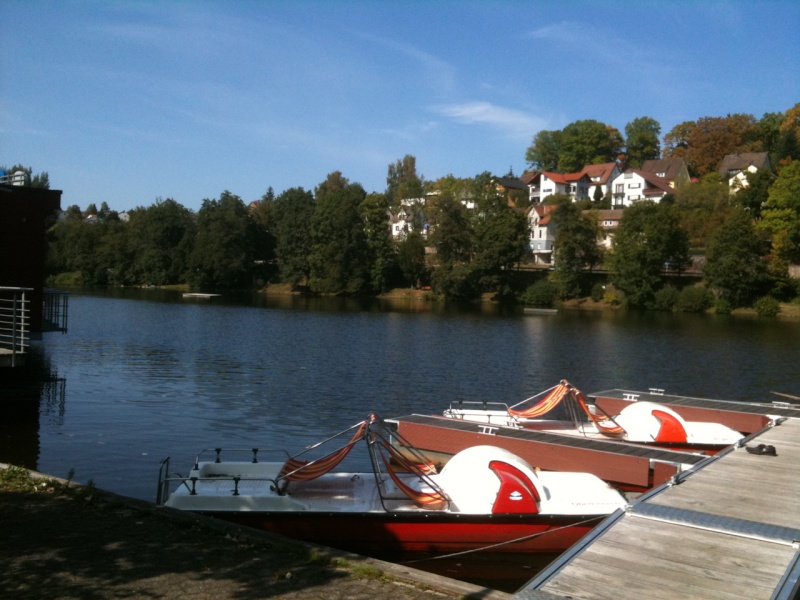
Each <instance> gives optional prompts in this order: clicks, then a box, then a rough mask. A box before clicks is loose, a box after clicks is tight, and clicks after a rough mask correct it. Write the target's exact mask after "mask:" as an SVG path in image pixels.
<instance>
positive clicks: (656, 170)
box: [640, 158, 691, 190]
mask: <svg viewBox="0 0 800 600" xmlns="http://www.w3.org/2000/svg"><path fill="white" fill-rule="evenodd" d="M640 170H641V171H644V172H645V173H652V174H653V175H655V176H656V177H661V178H662V179H666V180H667V181H668V182H669V184H670V186H671V187H672V188H673V189H675V190H679V189H681V188H682V187H683V186H685V185H686V184H688V183H691V178H690V177H689V168H688V167H687V166H686V161H684V160H683V159H682V158H656V159H653V160H646V161H644V164H643V165H642V168H641V169H640Z"/></svg>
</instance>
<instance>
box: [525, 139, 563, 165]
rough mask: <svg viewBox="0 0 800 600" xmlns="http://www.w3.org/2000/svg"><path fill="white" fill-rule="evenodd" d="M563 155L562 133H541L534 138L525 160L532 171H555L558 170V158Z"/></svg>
mask: <svg viewBox="0 0 800 600" xmlns="http://www.w3.org/2000/svg"><path fill="white" fill-rule="evenodd" d="M560 154H561V131H560V130H557V131H544V130H542V131H540V132H539V133H537V134H536V136H535V137H534V138H533V144H531V145H530V146H529V147H528V150H527V152H526V153H525V160H527V161H528V163H529V164H530V167H531V169H535V170H537V171H555V170H556V169H557V168H558V157H559V155H560Z"/></svg>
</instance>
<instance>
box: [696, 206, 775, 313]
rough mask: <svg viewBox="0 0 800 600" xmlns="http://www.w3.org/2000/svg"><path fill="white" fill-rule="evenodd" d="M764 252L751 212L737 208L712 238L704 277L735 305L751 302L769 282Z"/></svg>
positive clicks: (762, 291) (762, 292)
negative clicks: (763, 256) (763, 257)
mask: <svg viewBox="0 0 800 600" xmlns="http://www.w3.org/2000/svg"><path fill="white" fill-rule="evenodd" d="M762 253H763V245H762V241H761V239H760V237H759V235H758V233H757V232H756V229H755V227H754V226H753V220H752V218H751V216H750V215H749V214H748V213H747V212H745V211H743V210H736V211H735V212H733V213H732V214H731V216H730V218H728V220H727V221H725V223H723V224H722V225H721V226H720V227H719V228H718V229H717V230H716V231H715V232H714V234H713V235H712V236H711V239H710V240H709V242H708V247H707V248H706V264H705V267H704V268H703V277H704V278H705V280H706V283H707V284H708V286H709V287H710V288H712V289H714V290H715V291H716V292H717V293H718V294H719V296H720V297H722V298H723V299H725V300H726V301H727V302H729V303H730V305H731V306H732V307H734V308H735V307H737V306H749V305H750V304H751V303H752V302H753V301H754V300H755V299H756V298H758V297H760V296H761V295H762V294H764V293H765V291H766V287H767V284H768V276H767V271H766V269H765V264H764V261H763V259H762V257H761V255H762Z"/></svg>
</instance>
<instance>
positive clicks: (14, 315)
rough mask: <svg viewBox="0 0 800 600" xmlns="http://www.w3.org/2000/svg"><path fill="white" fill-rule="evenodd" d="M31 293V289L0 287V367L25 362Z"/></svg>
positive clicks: (28, 340) (28, 339) (13, 365)
mask: <svg viewBox="0 0 800 600" xmlns="http://www.w3.org/2000/svg"><path fill="white" fill-rule="evenodd" d="M31 292H33V289H31V288H15V287H0V367H16V366H19V365H22V364H23V363H24V361H25V354H26V352H27V351H28V346H29V345H30V294H31Z"/></svg>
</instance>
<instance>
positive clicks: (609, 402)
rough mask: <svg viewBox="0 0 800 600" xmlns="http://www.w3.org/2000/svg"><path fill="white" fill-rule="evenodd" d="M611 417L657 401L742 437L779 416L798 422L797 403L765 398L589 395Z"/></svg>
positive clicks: (610, 392)
mask: <svg viewBox="0 0 800 600" xmlns="http://www.w3.org/2000/svg"><path fill="white" fill-rule="evenodd" d="M588 397H589V398H593V399H594V401H595V403H596V404H597V405H598V406H600V407H601V408H603V410H605V411H606V412H609V413H610V414H617V413H619V412H620V411H621V410H622V409H623V408H624V407H625V406H627V405H628V404H630V403H631V402H635V401H637V400H638V401H647V402H657V403H660V404H664V405H666V406H669V407H670V408H672V409H673V410H675V411H676V412H677V413H679V414H680V415H681V416H682V417H683V418H684V419H686V420H687V421H713V422H716V423H722V424H723V425H727V426H728V427H731V428H732V429H735V430H736V431H740V432H742V433H745V434H750V433H754V432H756V431H759V430H761V429H762V428H763V427H765V426H767V425H768V424H769V423H770V422H771V421H772V420H774V419H776V418H780V417H791V418H795V419H800V404H798V403H791V402H786V401H780V400H776V399H775V398H774V397H769V398H767V397H765V398H763V399H760V403H756V402H759V401H756V402H734V401H731V400H714V399H710V398H693V397H691V396H674V395H670V394H665V393H663V391H661V390H657V391H656V390H651V391H649V392H636V391H631V390H622V389H612V390H605V391H602V392H595V393H593V394H588Z"/></svg>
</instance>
